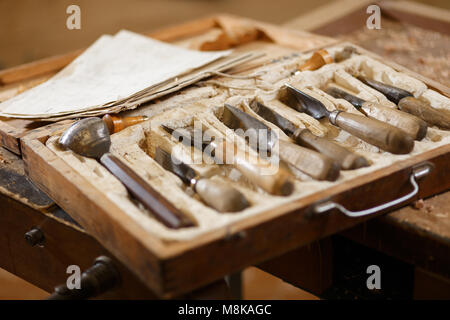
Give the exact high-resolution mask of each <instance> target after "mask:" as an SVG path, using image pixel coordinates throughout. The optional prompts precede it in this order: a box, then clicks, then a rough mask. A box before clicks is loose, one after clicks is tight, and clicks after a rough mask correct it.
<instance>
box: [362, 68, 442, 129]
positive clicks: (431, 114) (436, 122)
mask: <svg viewBox="0 0 450 320" xmlns="http://www.w3.org/2000/svg"><path fill="white" fill-rule="evenodd" d="M357 78H358V79H359V80H360V81H361V82H363V83H364V84H366V85H368V86H369V87H372V88H374V89H375V90H377V91H379V92H381V93H382V94H384V95H385V96H386V98H388V99H389V100H390V101H392V102H393V103H395V104H396V105H398V108H399V109H400V110H401V111H404V112H408V113H410V114H412V115H415V116H417V117H419V118H421V119H423V120H425V121H426V122H427V123H428V124H429V125H431V126H437V127H438V128H440V129H446V130H450V114H449V113H446V112H443V111H439V110H437V109H435V108H433V107H432V106H430V105H429V104H428V103H426V102H424V101H422V100H419V99H417V98H415V97H414V95H413V94H412V93H411V92H409V91H406V90H403V89H400V88H397V87H394V86H391V85H388V84H385V83H382V82H379V81H376V80H373V79H369V78H367V77H363V76H361V75H360V76H358V77H357Z"/></svg>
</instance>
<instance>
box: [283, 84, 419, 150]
mask: <svg viewBox="0 0 450 320" xmlns="http://www.w3.org/2000/svg"><path fill="white" fill-rule="evenodd" d="M278 98H279V99H280V101H282V102H283V103H285V104H286V105H288V106H290V107H291V108H293V109H295V110H297V111H299V112H304V113H306V114H308V115H310V116H311V117H313V118H315V119H322V118H324V117H326V118H327V119H328V120H329V121H330V123H331V124H333V125H335V126H337V127H339V128H341V129H342V130H345V131H347V132H349V133H351V134H353V135H354V136H356V137H358V138H360V139H361V140H364V141H366V142H368V143H370V144H372V145H374V146H377V147H379V148H380V149H383V150H385V151H388V152H391V153H394V154H406V153H409V152H411V150H412V149H413V148H414V139H413V138H411V137H410V136H409V135H408V134H407V133H406V132H404V131H402V130H400V129H398V128H396V127H394V126H391V125H390V124H387V123H384V122H381V121H379V120H376V119H372V118H369V117H366V116H363V115H357V114H353V113H349V112H343V111H340V110H334V111H328V110H327V108H326V107H325V106H324V105H323V104H322V103H321V102H320V101H319V100H317V99H315V98H313V97H311V96H310V95H308V94H306V93H304V92H302V91H300V90H298V89H296V88H294V87H293V86H291V85H289V84H287V85H286V86H285V87H283V88H282V89H281V90H280V92H279V97H278Z"/></svg>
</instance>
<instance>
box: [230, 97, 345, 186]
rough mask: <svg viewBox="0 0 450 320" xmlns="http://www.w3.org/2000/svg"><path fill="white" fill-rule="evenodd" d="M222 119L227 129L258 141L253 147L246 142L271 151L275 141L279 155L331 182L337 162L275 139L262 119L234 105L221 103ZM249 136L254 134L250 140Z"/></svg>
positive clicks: (336, 176)
mask: <svg viewBox="0 0 450 320" xmlns="http://www.w3.org/2000/svg"><path fill="white" fill-rule="evenodd" d="M222 121H223V123H224V124H225V125H226V126H228V127H229V128H231V129H234V130H236V133H238V134H239V132H240V133H241V134H244V132H243V131H245V134H246V135H247V137H248V138H249V140H252V141H258V145H257V146H253V145H252V143H250V146H251V147H254V148H255V149H256V150H260V149H266V150H268V151H269V152H273V147H274V145H275V144H276V143H277V141H278V143H279V150H278V155H279V156H280V158H281V159H282V160H283V161H285V162H287V163H289V164H291V165H293V166H294V167H296V168H297V169H299V170H300V171H302V172H304V173H306V174H308V175H309V176H311V177H313V178H315V179H318V180H330V181H334V180H336V179H337V178H338V176H339V164H338V163H337V162H335V161H334V160H333V159H331V158H329V157H327V156H325V155H323V154H320V153H318V152H316V151H314V150H310V149H307V148H304V147H301V146H298V145H296V144H293V143H290V142H286V141H283V140H280V139H278V138H277V136H276V135H275V133H274V132H272V130H271V129H270V128H269V127H268V126H266V125H265V124H264V123H263V122H261V121H259V120H258V119H255V118H254V117H252V116H251V115H249V114H248V113H246V112H244V111H241V110H240V109H238V108H235V107H233V106H230V105H225V108H224V112H223V116H222ZM237 129H243V130H237ZM251 135H254V137H253V139H252V137H251ZM261 135H264V136H261ZM265 137H269V139H268V141H267V143H266V145H261V142H262V141H264V138H265Z"/></svg>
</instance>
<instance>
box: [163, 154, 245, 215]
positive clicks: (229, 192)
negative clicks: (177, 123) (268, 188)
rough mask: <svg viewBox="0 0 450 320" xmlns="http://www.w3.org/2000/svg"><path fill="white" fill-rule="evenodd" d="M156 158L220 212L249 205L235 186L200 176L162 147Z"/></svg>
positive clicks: (238, 209)
mask: <svg viewBox="0 0 450 320" xmlns="http://www.w3.org/2000/svg"><path fill="white" fill-rule="evenodd" d="M155 160H156V162H158V163H159V164H160V165H161V166H162V167H163V168H164V169H166V170H168V171H170V172H172V173H173V174H175V175H176V176H178V177H179V178H180V179H181V181H183V183H184V184H186V185H188V186H190V187H192V189H193V190H194V191H195V192H196V193H197V194H198V195H199V196H200V198H201V199H202V200H203V201H204V202H205V203H206V204H208V205H209V206H210V207H212V208H214V209H216V210H217V211H219V212H236V211H241V210H244V209H245V208H247V207H248V206H249V204H248V202H247V199H246V198H245V197H244V195H243V194H242V193H240V192H239V191H238V190H236V189H235V188H233V187H231V186H229V185H227V184H225V183H223V182H218V181H214V180H211V179H206V178H202V177H200V176H199V175H198V174H197V173H196V172H195V170H194V169H192V168H191V167H190V166H188V165H187V164H185V163H183V162H181V160H179V159H176V158H175V157H174V156H173V155H171V154H169V153H168V152H166V151H164V150H163V149H161V148H160V147H156V151H155Z"/></svg>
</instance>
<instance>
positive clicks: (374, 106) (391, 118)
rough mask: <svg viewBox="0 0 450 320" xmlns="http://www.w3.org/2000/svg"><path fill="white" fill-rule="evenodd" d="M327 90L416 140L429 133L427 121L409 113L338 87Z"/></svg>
mask: <svg viewBox="0 0 450 320" xmlns="http://www.w3.org/2000/svg"><path fill="white" fill-rule="evenodd" d="M326 92H327V93H328V94H329V95H331V96H333V97H335V98H342V99H345V100H347V101H348V102H350V103H351V104H352V105H353V106H354V107H355V108H356V109H358V110H359V111H361V112H362V113H364V114H366V115H368V116H370V117H372V118H375V119H378V120H380V121H384V122H386V123H389V124H390V125H393V126H394V127H397V128H400V129H402V130H403V131H405V132H406V133H407V134H409V135H410V136H411V137H413V138H414V139H416V140H422V139H423V138H424V137H425V135H426V134H427V128H428V126H427V123H426V122H425V121H423V120H422V119H420V118H418V117H416V116H413V115H411V114H409V113H406V112H403V111H400V110H397V109H394V108H390V107H387V106H383V105H381V104H379V103H375V102H370V101H364V100H362V99H360V98H358V97H356V96H354V95H352V94H350V93H348V92H346V91H344V90H341V89H339V88H336V87H328V88H327V89H326Z"/></svg>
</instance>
